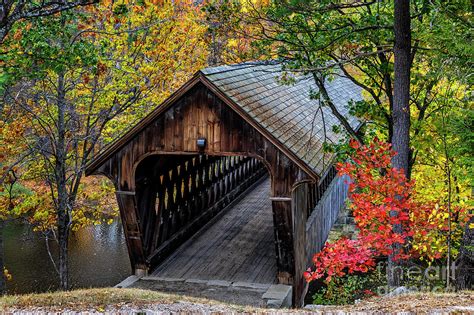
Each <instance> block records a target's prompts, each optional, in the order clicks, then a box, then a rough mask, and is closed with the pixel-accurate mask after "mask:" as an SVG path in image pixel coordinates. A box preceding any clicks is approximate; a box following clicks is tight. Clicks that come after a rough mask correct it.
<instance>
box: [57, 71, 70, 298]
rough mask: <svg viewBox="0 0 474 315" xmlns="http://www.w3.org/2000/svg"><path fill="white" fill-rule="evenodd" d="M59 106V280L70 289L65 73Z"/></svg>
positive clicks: (62, 77)
mask: <svg viewBox="0 0 474 315" xmlns="http://www.w3.org/2000/svg"><path fill="white" fill-rule="evenodd" d="M57 96H58V99H57V107H58V122H57V128H58V137H57V141H56V152H55V157H56V163H55V181H56V189H57V193H58V200H57V203H56V207H57V209H56V210H57V220H58V221H57V228H58V243H59V280H60V287H61V289H62V290H68V289H69V272H68V239H69V225H70V216H69V214H70V204H69V194H68V191H67V179H66V176H67V174H66V169H67V166H66V163H67V162H66V159H67V148H66V131H67V128H66V120H65V115H66V93H65V86H64V73H60V74H58V85H57Z"/></svg>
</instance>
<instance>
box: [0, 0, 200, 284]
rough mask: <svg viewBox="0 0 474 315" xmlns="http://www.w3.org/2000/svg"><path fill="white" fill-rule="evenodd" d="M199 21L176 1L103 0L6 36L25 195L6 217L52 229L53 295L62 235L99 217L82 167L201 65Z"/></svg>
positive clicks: (64, 241) (195, 11)
mask: <svg viewBox="0 0 474 315" xmlns="http://www.w3.org/2000/svg"><path fill="white" fill-rule="evenodd" d="M199 14H201V11H200V9H199V8H198V7H189V6H187V5H186V4H184V3H183V5H173V4H162V5H160V6H157V5H155V4H154V3H153V2H152V1H151V2H146V1H145V2H141V3H139V4H134V3H130V4H128V3H120V4H116V3H114V2H105V3H104V4H103V6H98V7H90V8H88V9H87V10H82V11H78V12H73V13H62V14H60V15H56V16H53V17H47V18H42V19H38V20H34V21H31V22H30V21H26V22H23V23H18V24H17V28H16V29H12V34H13V36H12V38H13V39H14V41H12V42H11V43H10V49H9V51H8V53H7V54H5V55H4V56H3V61H4V64H5V65H6V67H4V71H5V72H6V73H7V75H8V76H9V77H10V78H15V81H16V82H19V83H16V84H15V85H13V86H11V87H9V88H8V90H7V92H6V97H5V107H6V108H9V109H11V110H12V111H13V112H14V115H16V117H20V118H25V120H24V121H26V124H25V128H23V131H22V133H21V137H19V138H18V139H16V142H19V143H20V144H21V145H23V146H25V147H26V148H27V152H28V157H27V158H26V159H25V160H24V162H23V163H22V165H21V166H22V167H21V169H20V170H19V171H18V173H16V174H17V176H19V182H21V183H22V184H23V185H25V186H26V187H28V188H30V190H33V191H35V193H34V194H29V195H28V196H24V195H22V196H19V198H17V199H18V202H17V203H16V204H15V209H14V211H20V209H24V208H28V209H24V210H25V212H30V216H29V218H31V219H32V220H36V219H38V220H36V221H37V222H43V224H44V227H42V228H43V229H49V230H51V231H54V233H53V234H52V235H55V236H56V240H57V243H58V246H59V259H58V263H57V269H58V273H59V278H60V285H61V288H62V289H68V288H69V286H70V285H69V277H68V264H67V262H68V240H69V235H70V232H71V230H72V229H73V228H74V227H75V226H81V224H86V223H88V222H90V220H87V218H90V217H92V218H96V217H100V215H98V214H100V213H101V211H100V209H101V207H100V206H99V205H98V204H97V200H100V199H101V198H100V196H95V198H91V197H92V196H93V194H94V189H93V188H92V187H91V186H88V182H87V181H84V179H83V177H84V169H85V165H86V163H87V161H88V160H89V159H90V158H91V157H92V155H93V154H94V153H95V152H96V151H97V150H98V149H99V148H100V147H101V146H103V145H104V144H106V143H107V142H109V141H111V140H112V139H113V138H114V137H116V136H117V135H118V134H120V133H121V132H124V131H125V130H126V129H127V128H128V127H129V126H130V122H131V121H136V120H137V119H140V117H143V116H144V115H146V113H147V112H149V111H150V110H151V108H152V107H153V106H156V104H157V103H159V102H160V101H161V100H162V99H163V98H164V97H165V96H166V95H168V94H169V93H171V91H172V90H173V89H174V88H175V87H176V86H177V85H179V84H180V82H182V80H186V78H187V77H189V76H190V75H191V74H192V73H193V72H195V71H196V70H197V68H201V67H202V66H201V65H202V64H203V63H204V61H205V58H206V56H205V55H204V53H203V49H201V46H200V45H201V42H200V41H199V40H198V38H199V36H198V35H200V31H201V30H202V31H203V30H204V28H203V27H199V25H197V24H196V21H197V20H198V19H197V16H199ZM193 34H196V36H194V35H193ZM13 121H14V120H11V122H12V123H13ZM28 183H31V184H30V185H28ZM89 184H90V183H89ZM91 188H92V189H91ZM17 197H18V196H17ZM26 201H28V202H26ZM26 205H30V206H29V207H26ZM49 209H51V210H49ZM83 219H84V220H83Z"/></svg>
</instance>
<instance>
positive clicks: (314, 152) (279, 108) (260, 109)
mask: <svg viewBox="0 0 474 315" xmlns="http://www.w3.org/2000/svg"><path fill="white" fill-rule="evenodd" d="M201 72H202V73H203V74H204V75H205V76H206V78H207V79H208V80H209V81H210V82H212V84H214V85H215V86H216V87H217V88H218V89H219V90H220V91H221V92H223V93H224V94H225V95H226V96H227V97H229V98H230V99H231V100H232V101H233V102H234V103H235V104H237V105H238V106H240V107H241V108H242V109H243V110H245V112H246V113H247V114H248V115H249V116H250V117H251V118H252V119H254V120H255V121H256V122H257V123H258V124H259V125H260V126H261V127H262V128H264V129H266V130H268V131H269V132H270V133H271V134H272V135H273V136H274V137H275V138H276V139H277V140H278V141H279V142H280V143H281V144H282V145H283V146H285V147H286V148H288V149H289V150H290V151H291V152H292V153H294V154H295V155H296V156H297V157H298V158H299V159H301V160H302V161H303V162H304V163H305V164H307V165H308V166H309V167H310V168H311V169H312V170H313V171H314V172H315V173H316V174H318V175H320V176H322V175H323V173H324V172H325V170H326V169H327V167H328V166H329V164H330V163H331V161H332V158H333V156H332V155H331V154H329V153H324V150H323V143H324V142H325V141H326V142H329V143H337V142H338V141H339V140H340V139H341V138H342V137H343V136H342V134H340V133H335V132H334V131H333V128H332V127H333V125H340V123H339V121H338V119H337V118H336V117H335V116H334V115H333V114H332V112H331V109H330V108H329V107H326V106H320V104H319V100H316V99H311V98H310V91H317V88H316V85H315V83H314V81H313V80H312V78H311V77H310V76H309V75H303V74H294V78H295V83H293V84H283V83H281V82H280V81H281V80H280V78H281V76H282V74H283V71H282V67H281V66H280V65H278V64H269V63H258V62H253V63H242V64H236V65H226V66H219V67H213V68H206V69H203V70H201ZM325 84H326V88H327V90H328V93H329V95H330V97H331V99H332V100H333V102H334V103H335V105H336V107H337V108H338V110H339V112H340V113H341V114H342V115H343V116H345V117H346V118H347V119H348V121H349V123H350V125H351V126H352V127H353V128H354V129H357V128H358V127H359V125H360V122H359V121H358V120H357V119H356V118H355V117H353V116H351V115H349V109H348V103H349V102H350V101H351V100H352V101H359V100H362V90H361V88H360V87H358V86H357V85H355V84H354V83H353V82H351V81H350V80H349V79H348V78H345V77H341V76H336V77H335V78H334V79H333V80H331V81H327V82H326V83H325Z"/></svg>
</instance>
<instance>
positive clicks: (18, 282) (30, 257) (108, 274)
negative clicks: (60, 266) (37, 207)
mask: <svg viewBox="0 0 474 315" xmlns="http://www.w3.org/2000/svg"><path fill="white" fill-rule="evenodd" d="M3 237H4V255H5V256H4V257H5V266H6V268H7V269H8V271H9V272H10V273H11V274H12V276H13V278H12V280H11V281H7V290H8V293H10V294H13V293H28V292H45V291H50V290H56V289H57V288H58V282H59V280H58V275H57V273H56V271H55V270H54V267H53V264H52V262H51V260H50V258H49V256H48V251H47V249H46V244H45V239H44V237H43V236H42V235H41V234H40V233H36V232H33V231H32V230H31V228H30V227H29V226H28V225H25V224H21V223H18V222H14V221H11V222H7V223H6V224H5V228H4V235H3ZM50 244H51V247H52V252H53V255H57V250H56V248H55V246H54V245H55V244H54V242H50ZM69 268H70V269H69V270H70V283H71V285H72V287H73V288H88V287H104V286H114V285H116V284H117V283H119V282H120V281H122V280H123V279H124V278H126V277H127V276H129V275H130V273H131V269H130V261H129V258H128V252H127V245H126V243H125V239H124V235H123V229H122V225H121V223H120V222H119V221H114V222H113V223H112V224H110V225H107V224H103V225H97V226H91V227H87V228H83V229H81V230H80V231H77V232H74V233H72V234H71V237H70V247H69Z"/></svg>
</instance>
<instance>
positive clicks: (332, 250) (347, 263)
mask: <svg viewBox="0 0 474 315" xmlns="http://www.w3.org/2000/svg"><path fill="white" fill-rule="evenodd" d="M350 146H351V148H352V149H353V150H354V154H353V156H352V158H351V159H350V160H349V161H348V162H345V163H339V164H338V165H337V169H338V172H339V175H341V176H342V175H347V176H348V177H349V178H350V184H349V199H350V208H351V210H352V212H353V216H354V221H355V224H356V227H357V228H358V231H359V233H358V234H357V238H356V239H355V240H351V239H347V238H341V239H339V240H337V241H335V242H334V243H326V245H325V247H324V248H323V250H322V251H321V252H319V253H317V254H316V255H314V257H313V263H314V269H313V270H312V269H308V270H307V271H306V272H305V273H304V277H305V279H306V280H307V281H308V282H309V281H312V280H315V279H319V278H323V277H325V281H326V282H329V281H331V279H332V278H333V277H342V276H344V275H347V274H352V273H355V272H358V273H360V272H367V271H369V270H371V269H373V268H374V267H375V257H380V256H388V255H391V254H393V255H394V259H396V260H399V259H407V258H410V257H417V255H419V251H415V250H413V248H414V247H415V248H417V247H419V246H414V247H413V246H411V245H412V244H410V240H412V239H413V236H414V235H415V236H416V235H426V234H427V232H428V231H430V230H432V229H434V228H437V227H438V225H439V222H435V221H433V220H426V218H428V217H430V216H431V217H432V215H431V214H432V213H433V209H435V205H432V204H422V203H420V202H418V201H416V200H415V198H413V195H414V191H413V183H412V182H409V181H408V180H407V178H406V177H405V175H404V173H403V171H402V170H397V169H395V168H392V167H391V165H390V161H391V159H392V157H393V156H394V155H395V154H396V153H395V152H394V151H393V150H392V149H391V146H390V144H388V143H385V142H382V141H380V140H378V139H374V141H373V142H372V143H371V144H368V145H360V144H359V143H358V142H356V141H351V142H350ZM395 225H400V226H401V231H399V232H395V231H394V230H393V227H394V226H395ZM417 239H419V238H417ZM394 244H399V245H400V246H399V247H401V250H399V251H397V252H396V253H395V252H393V251H394V248H396V247H395V246H393V245H394ZM423 247H424V248H427V247H430V244H429V243H428V242H427V243H426V244H423ZM432 249H433V250H432V251H431V254H432V257H435V258H436V257H440V255H441V253H434V254H433V251H434V249H435V247H432ZM425 252H427V253H428V252H430V250H425Z"/></svg>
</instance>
